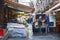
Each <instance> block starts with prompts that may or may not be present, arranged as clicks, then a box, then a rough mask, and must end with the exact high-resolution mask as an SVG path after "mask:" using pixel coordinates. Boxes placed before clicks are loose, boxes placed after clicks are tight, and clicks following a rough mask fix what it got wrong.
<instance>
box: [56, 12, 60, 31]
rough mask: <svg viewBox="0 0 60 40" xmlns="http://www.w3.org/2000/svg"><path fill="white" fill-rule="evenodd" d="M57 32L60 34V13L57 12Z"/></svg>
mask: <svg viewBox="0 0 60 40" xmlns="http://www.w3.org/2000/svg"><path fill="white" fill-rule="evenodd" d="M56 32H60V11H58V12H56Z"/></svg>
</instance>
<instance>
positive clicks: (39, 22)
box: [38, 16, 42, 33]
mask: <svg viewBox="0 0 60 40" xmlns="http://www.w3.org/2000/svg"><path fill="white" fill-rule="evenodd" d="M38 26H39V28H40V32H41V33H42V16H39V19H38Z"/></svg>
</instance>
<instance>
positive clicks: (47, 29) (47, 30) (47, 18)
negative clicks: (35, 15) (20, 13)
mask: <svg viewBox="0 0 60 40" xmlns="http://www.w3.org/2000/svg"><path fill="white" fill-rule="evenodd" d="M45 23H46V27H45V32H46V33H47V32H49V31H50V30H49V16H47V15H46V21H45Z"/></svg>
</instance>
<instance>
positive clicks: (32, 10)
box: [4, 0, 35, 12]
mask: <svg viewBox="0 0 60 40" xmlns="http://www.w3.org/2000/svg"><path fill="white" fill-rule="evenodd" d="M4 2H5V4H6V5H8V6H13V7H16V8H17V9H19V10H21V11H24V12H34V10H35V9H34V8H32V7H30V6H26V5H22V4H19V3H15V2H12V1H10V0H4Z"/></svg>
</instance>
